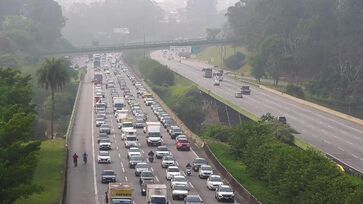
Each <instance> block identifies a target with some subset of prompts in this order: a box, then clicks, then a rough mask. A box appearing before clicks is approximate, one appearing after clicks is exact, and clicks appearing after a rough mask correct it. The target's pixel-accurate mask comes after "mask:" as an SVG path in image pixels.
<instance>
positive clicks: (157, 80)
mask: <svg viewBox="0 0 363 204" xmlns="http://www.w3.org/2000/svg"><path fill="white" fill-rule="evenodd" d="M139 68H140V71H141V73H142V74H143V76H144V78H145V79H146V80H149V81H150V82H151V83H153V84H155V85H158V86H171V85H174V83H175V76H174V72H173V71H171V70H170V69H168V68H167V67H166V66H164V65H161V64H160V63H159V62H157V61H155V60H152V59H150V58H147V59H144V60H141V61H140V62H139Z"/></svg>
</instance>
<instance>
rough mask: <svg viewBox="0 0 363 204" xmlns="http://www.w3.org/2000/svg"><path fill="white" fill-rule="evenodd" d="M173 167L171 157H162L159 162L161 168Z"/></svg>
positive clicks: (173, 163)
mask: <svg viewBox="0 0 363 204" xmlns="http://www.w3.org/2000/svg"><path fill="white" fill-rule="evenodd" d="M174 165H175V158H174V157H173V156H172V155H166V156H163V159H162V160H161V167H163V168H167V167H168V166H174Z"/></svg>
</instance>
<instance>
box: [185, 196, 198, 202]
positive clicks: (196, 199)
mask: <svg viewBox="0 0 363 204" xmlns="http://www.w3.org/2000/svg"><path fill="white" fill-rule="evenodd" d="M185 201H187V202H201V201H202V200H201V199H200V198H199V197H197V196H188V197H187V198H186V199H185Z"/></svg>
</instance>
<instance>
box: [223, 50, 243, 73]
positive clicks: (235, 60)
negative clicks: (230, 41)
mask: <svg viewBox="0 0 363 204" xmlns="http://www.w3.org/2000/svg"><path fill="white" fill-rule="evenodd" d="M245 58H246V55H244V54H242V53H241V52H236V54H234V55H232V56H230V57H228V58H227V59H225V60H224V61H223V63H224V65H225V66H226V67H228V68H229V69H233V70H236V69H239V68H241V67H242V66H243V65H244V64H245Z"/></svg>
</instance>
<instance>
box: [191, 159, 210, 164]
mask: <svg viewBox="0 0 363 204" xmlns="http://www.w3.org/2000/svg"><path fill="white" fill-rule="evenodd" d="M194 163H197V164H206V163H207V161H206V160H205V159H202V158H199V159H195V161H194Z"/></svg>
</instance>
